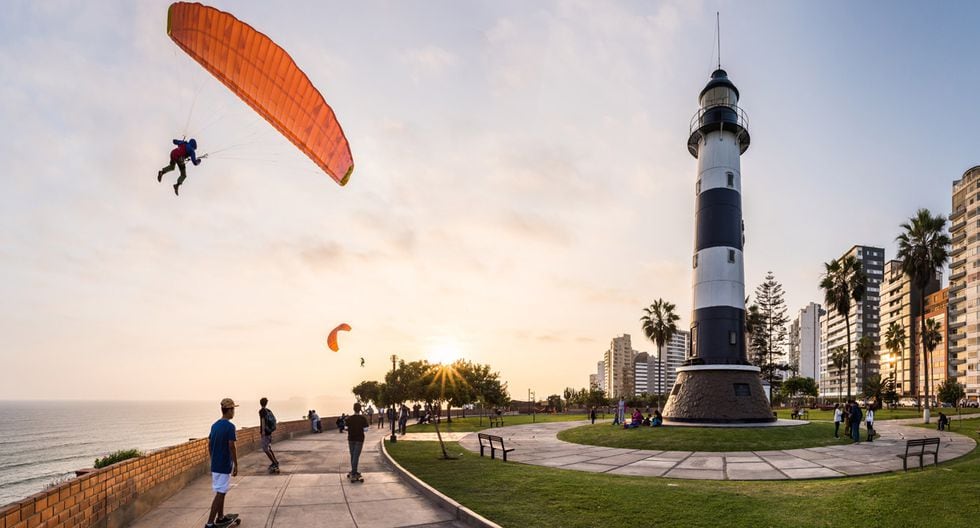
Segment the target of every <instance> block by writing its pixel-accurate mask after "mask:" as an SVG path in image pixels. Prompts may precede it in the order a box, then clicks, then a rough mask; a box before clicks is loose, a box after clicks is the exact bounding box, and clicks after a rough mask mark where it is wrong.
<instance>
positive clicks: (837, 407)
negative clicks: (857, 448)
mask: <svg viewBox="0 0 980 528" xmlns="http://www.w3.org/2000/svg"><path fill="white" fill-rule="evenodd" d="M843 418H844V416H843V415H842V414H841V411H840V404H839V403H835V404H834V438H840V422H841V420H842V419H843Z"/></svg>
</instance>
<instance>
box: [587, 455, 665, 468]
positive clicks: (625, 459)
mask: <svg viewBox="0 0 980 528" xmlns="http://www.w3.org/2000/svg"><path fill="white" fill-rule="evenodd" d="M649 456H650V455H647V454H645V453H640V454H636V453H631V454H628V455H615V456H611V457H603V458H593V459H592V460H590V462H592V463H594V464H612V465H616V466H625V465H626V464H632V463H633V462H637V461H640V460H643V459H644V458H649Z"/></svg>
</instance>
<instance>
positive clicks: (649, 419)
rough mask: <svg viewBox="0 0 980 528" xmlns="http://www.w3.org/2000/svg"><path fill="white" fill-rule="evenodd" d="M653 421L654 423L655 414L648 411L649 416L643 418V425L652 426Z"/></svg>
mask: <svg viewBox="0 0 980 528" xmlns="http://www.w3.org/2000/svg"><path fill="white" fill-rule="evenodd" d="M652 423H653V415H652V414H650V413H647V417H646V418H644V419H643V424H642V425H643V427H650V425H652Z"/></svg>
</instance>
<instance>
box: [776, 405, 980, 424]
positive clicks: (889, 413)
mask: <svg viewBox="0 0 980 528" xmlns="http://www.w3.org/2000/svg"><path fill="white" fill-rule="evenodd" d="M807 410H808V411H810V420H826V421H828V422H831V421H833V420H834V411H821V410H819V409H807ZM940 410H942V411H943V412H946V411H953V413H952V414H956V412H955V409H939V408H935V409H933V410H932V414H933V416H939V411H940ZM861 412H862V413H863V412H864V409H863V408H862V409H861ZM960 412H961V413H962V414H976V415H978V416H980V409H975V408H972V407H968V408H963V409H960ZM776 413H777V415H778V416H779V418H780V419H783V420H789V419H790V414H792V413H793V409H776ZM946 414H951V413H948V412H947V413H946ZM904 418H922V411H917V410H915V409H914V408H905V407H902V408H898V409H878V410H877V411H875V421H876V422H879V421H884V420H901V419H904Z"/></svg>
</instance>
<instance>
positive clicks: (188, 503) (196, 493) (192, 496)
mask: <svg viewBox="0 0 980 528" xmlns="http://www.w3.org/2000/svg"><path fill="white" fill-rule="evenodd" d="M207 479H208V483H209V484H210V482H211V477H210V476H209V477H207ZM232 491H234V490H233V489H232V490H229V493H231V492H232ZM213 500H214V492H213V491H211V486H210V485H209V486H208V487H207V488H204V487H196V488H184V489H182V490H180V491H178V492H177V493H176V494H174V495H173V496H172V497H170V498H169V499H167V500H165V501H163V503H162V504H160V506H158V507H159V508H178V509H181V508H209V507H210V506H211V501H213Z"/></svg>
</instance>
